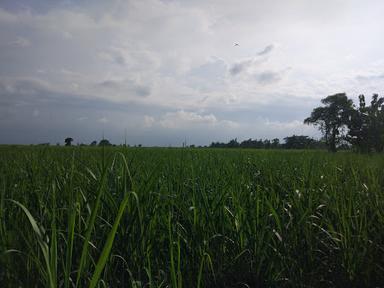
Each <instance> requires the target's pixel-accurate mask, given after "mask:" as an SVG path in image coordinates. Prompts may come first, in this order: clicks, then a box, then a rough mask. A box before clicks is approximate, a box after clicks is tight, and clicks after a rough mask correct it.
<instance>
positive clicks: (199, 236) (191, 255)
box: [0, 146, 384, 288]
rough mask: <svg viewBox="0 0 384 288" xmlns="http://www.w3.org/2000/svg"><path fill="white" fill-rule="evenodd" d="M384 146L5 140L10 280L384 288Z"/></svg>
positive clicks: (24, 283)
mask: <svg viewBox="0 0 384 288" xmlns="http://www.w3.org/2000/svg"><path fill="white" fill-rule="evenodd" d="M383 171H384V155H358V154H353V153H350V152H341V153H336V154H330V153H327V152H324V151H286V150H285V151H284V150H268V151H267V150H247V149H228V150H226V149H191V148H184V149H181V148H180V149H177V148H124V147H106V148H98V147H36V146H35V147H22V146H15V147H10V146H1V147H0V283H1V285H0V286H1V287H65V288H67V287H136V288H138V287H384V173H383Z"/></svg>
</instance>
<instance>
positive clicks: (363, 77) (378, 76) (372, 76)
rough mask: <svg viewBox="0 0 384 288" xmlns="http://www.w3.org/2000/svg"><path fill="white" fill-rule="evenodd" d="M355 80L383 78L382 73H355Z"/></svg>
mask: <svg viewBox="0 0 384 288" xmlns="http://www.w3.org/2000/svg"><path fill="white" fill-rule="evenodd" d="M356 80H359V81H371V80H384V73H383V74H376V75H357V76H356Z"/></svg>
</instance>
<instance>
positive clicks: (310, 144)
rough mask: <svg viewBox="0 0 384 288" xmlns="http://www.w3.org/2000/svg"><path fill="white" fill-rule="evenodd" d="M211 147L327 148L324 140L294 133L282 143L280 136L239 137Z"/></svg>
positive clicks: (216, 143) (213, 143)
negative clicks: (242, 138) (269, 137)
mask: <svg viewBox="0 0 384 288" xmlns="http://www.w3.org/2000/svg"><path fill="white" fill-rule="evenodd" d="M209 147H210V148H254V149H320V148H325V143H324V141H321V140H320V141H319V140H316V139H313V138H310V137H309V136H304V135H292V136H289V137H285V138H284V143H280V140H279V139H278V138H274V139H272V140H269V139H264V140H263V139H259V140H256V139H255V140H253V139H248V140H244V141H242V142H238V141H237V138H235V139H232V140H230V141H229V142H228V143H221V142H212V143H211V145H209Z"/></svg>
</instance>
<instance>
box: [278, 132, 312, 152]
mask: <svg viewBox="0 0 384 288" xmlns="http://www.w3.org/2000/svg"><path fill="white" fill-rule="evenodd" d="M284 141H285V144H284V147H285V148H286V149H308V148H313V147H314V146H315V143H316V141H315V140H314V139H312V138H309V137H308V136H304V135H292V136H289V137H285V138H284Z"/></svg>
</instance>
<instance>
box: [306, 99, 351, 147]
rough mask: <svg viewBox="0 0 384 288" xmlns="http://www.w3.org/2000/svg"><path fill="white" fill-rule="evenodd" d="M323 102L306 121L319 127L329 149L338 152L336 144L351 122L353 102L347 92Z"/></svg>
mask: <svg viewBox="0 0 384 288" xmlns="http://www.w3.org/2000/svg"><path fill="white" fill-rule="evenodd" d="M321 103H322V104H324V106H322V107H317V108H315V109H313V111H312V113H311V116H310V117H308V118H306V119H305V120H304V123H305V124H313V125H315V126H317V127H319V129H320V131H321V132H322V133H323V135H324V139H325V142H326V144H327V146H328V149H329V150H330V151H332V152H336V146H337V144H338V143H339V142H340V140H341V139H343V132H344V131H345V129H346V127H347V125H348V123H349V120H350V116H351V113H352V110H353V102H352V100H351V99H348V97H347V95H346V94H345V93H339V94H335V95H330V96H328V97H326V98H324V99H322V100H321Z"/></svg>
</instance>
